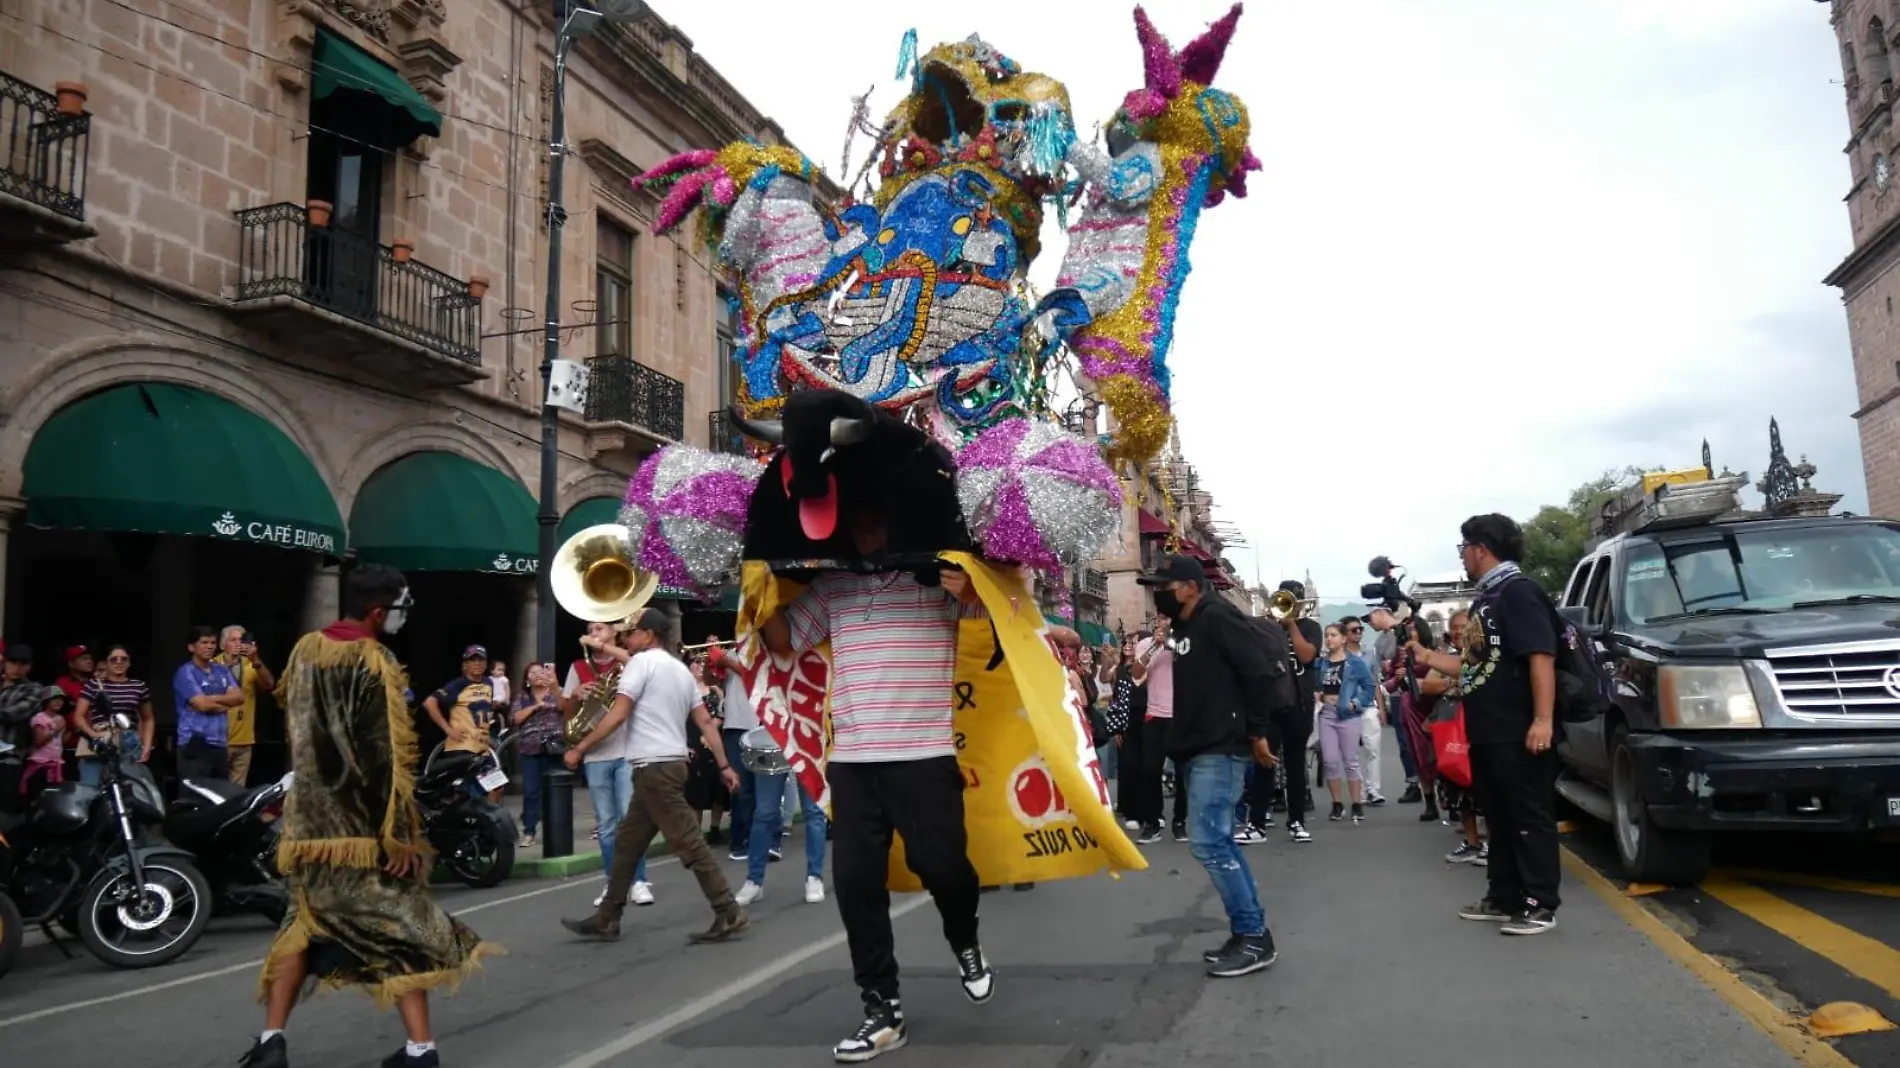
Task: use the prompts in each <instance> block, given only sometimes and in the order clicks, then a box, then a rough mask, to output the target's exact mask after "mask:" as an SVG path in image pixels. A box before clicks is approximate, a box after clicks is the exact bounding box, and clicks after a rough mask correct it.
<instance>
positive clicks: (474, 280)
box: [468, 274, 488, 300]
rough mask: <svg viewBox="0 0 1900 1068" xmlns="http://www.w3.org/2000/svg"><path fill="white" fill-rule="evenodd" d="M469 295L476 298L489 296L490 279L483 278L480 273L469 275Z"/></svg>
mask: <svg viewBox="0 0 1900 1068" xmlns="http://www.w3.org/2000/svg"><path fill="white" fill-rule="evenodd" d="M468 295H469V296H470V297H471V298H472V299H475V300H480V299H482V298H483V297H485V296H487V295H488V279H486V278H483V277H482V276H481V275H479V274H477V275H471V276H469V280H468Z"/></svg>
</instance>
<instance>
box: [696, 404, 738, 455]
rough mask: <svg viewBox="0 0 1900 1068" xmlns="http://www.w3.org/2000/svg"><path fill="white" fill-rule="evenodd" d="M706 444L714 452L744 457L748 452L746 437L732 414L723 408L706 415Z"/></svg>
mask: <svg viewBox="0 0 1900 1068" xmlns="http://www.w3.org/2000/svg"><path fill="white" fill-rule="evenodd" d="M706 442H707V445H708V446H709V447H710V448H711V449H712V451H714V452H726V453H731V454H732V455H734V456H744V455H745V454H746V452H747V451H748V450H747V449H746V445H745V435H744V434H743V433H740V431H739V427H738V426H737V425H736V424H734V423H733V421H732V413H731V412H728V411H726V410H725V409H724V408H721V409H719V410H717V411H713V412H708V413H707V415H706Z"/></svg>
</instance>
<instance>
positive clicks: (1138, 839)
mask: <svg viewBox="0 0 1900 1068" xmlns="http://www.w3.org/2000/svg"><path fill="white" fill-rule="evenodd" d="M1159 841H1161V825H1160V824H1159V823H1150V824H1146V825H1144V826H1143V827H1142V828H1141V833H1140V834H1137V835H1136V836H1135V844H1136V845H1154V844H1155V843H1156V842H1159Z"/></svg>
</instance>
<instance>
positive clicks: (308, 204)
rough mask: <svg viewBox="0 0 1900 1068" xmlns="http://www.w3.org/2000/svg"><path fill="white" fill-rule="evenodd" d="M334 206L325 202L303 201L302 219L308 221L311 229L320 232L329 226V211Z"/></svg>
mask: <svg viewBox="0 0 1900 1068" xmlns="http://www.w3.org/2000/svg"><path fill="white" fill-rule="evenodd" d="M334 207H335V205H333V204H331V203H330V202H329V201H327V200H314V199H313V200H306V201H304V205H303V211H304V218H306V219H308V220H310V225H311V227H312V228H314V229H317V230H321V229H323V228H324V227H326V226H329V225H330V211H331V209H332V208H334Z"/></svg>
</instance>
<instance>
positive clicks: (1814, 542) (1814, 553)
mask: <svg viewBox="0 0 1900 1068" xmlns="http://www.w3.org/2000/svg"><path fill="white" fill-rule="evenodd" d="M1562 612H1563V614H1564V616H1565V617H1566V618H1568V619H1569V620H1570V621H1571V622H1572V623H1574V624H1576V625H1577V626H1578V628H1579V629H1581V630H1582V631H1583V632H1584V633H1585V634H1588V635H1590V636H1591V637H1592V638H1593V639H1594V640H1595V642H1596V644H1597V648H1598V649H1599V651H1601V652H1602V653H1603V655H1604V658H1605V659H1604V663H1605V664H1606V665H1607V667H1608V669H1609V673H1610V675H1611V677H1612V678H1613V680H1614V683H1615V705H1614V707H1613V709H1612V710H1611V711H1610V712H1609V713H1608V714H1606V715H1604V716H1602V717H1600V718H1598V719H1595V720H1591V721H1588V722H1584V723H1572V724H1568V725H1567V726H1566V728H1565V729H1566V730H1567V732H1568V735H1567V737H1566V739H1565V741H1564V742H1563V744H1562V745H1561V746H1560V747H1559V752H1560V754H1561V756H1562V757H1563V761H1564V765H1565V773H1564V775H1563V777H1562V779H1561V780H1560V781H1559V783H1558V791H1559V793H1560V794H1561V795H1562V796H1563V797H1564V798H1565V799H1566V800H1568V801H1569V802H1571V803H1572V804H1574V805H1576V806H1577V807H1579V808H1581V809H1583V810H1585V811H1586V812H1589V813H1590V814H1591V815H1594V816H1596V817H1597V818H1599V819H1602V820H1605V821H1608V822H1609V823H1610V824H1611V826H1612V827H1613V828H1614V830H1615V832H1616V833H1615V837H1616V847H1617V853H1618V854H1619V856H1620V857H1621V859H1622V862H1623V868H1624V871H1625V873H1626V874H1627V876H1628V877H1629V878H1630V879H1632V880H1637V881H1643V882H1656V883H1672V884H1686V883H1693V882H1697V881H1699V880H1700V879H1701V878H1702V877H1703V876H1704V875H1705V874H1707V872H1708V869H1709V847H1710V836H1711V834H1712V833H1713V832H1716V831H1730V830H1774V831H1835V832H1867V831H1871V830H1877V829H1882V828H1900V525H1896V524H1893V523H1888V522H1882V521H1879V520H1873V519H1857V518H1848V517H1822V518H1812V519H1741V520H1718V521H1715V522H1706V523H1701V524H1695V525H1689V526H1678V527H1675V528H1674V529H1667V530H1649V531H1642V532H1637V533H1631V534H1620V535H1617V536H1616V537H1613V538H1610V539H1609V540H1607V541H1605V542H1603V543H1602V544H1600V545H1598V546H1596V547H1595V548H1593V549H1592V550H1590V552H1589V553H1588V554H1587V555H1586V556H1585V557H1584V559H1583V562H1582V563H1580V564H1578V565H1577V570H1576V572H1575V573H1574V574H1572V575H1571V577H1570V584H1569V587H1568V588H1567V589H1566V590H1565V591H1564V597H1563V607H1562Z"/></svg>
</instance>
